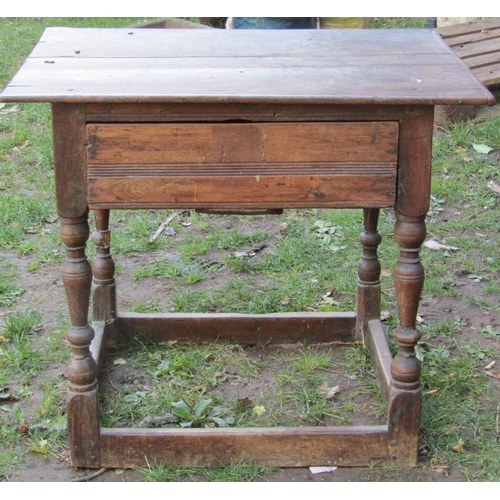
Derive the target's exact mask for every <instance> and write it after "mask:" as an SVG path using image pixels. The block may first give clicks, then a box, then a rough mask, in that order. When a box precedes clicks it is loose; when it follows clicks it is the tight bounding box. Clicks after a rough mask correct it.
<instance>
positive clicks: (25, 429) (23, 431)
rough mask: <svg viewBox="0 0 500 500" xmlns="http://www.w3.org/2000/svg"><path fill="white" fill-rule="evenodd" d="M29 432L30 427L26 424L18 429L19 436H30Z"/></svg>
mask: <svg viewBox="0 0 500 500" xmlns="http://www.w3.org/2000/svg"><path fill="white" fill-rule="evenodd" d="M28 431H29V427H28V426H27V425H26V424H22V425H20V426H19V427H18V428H17V429H16V432H17V433H18V434H28Z"/></svg>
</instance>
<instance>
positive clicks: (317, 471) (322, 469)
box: [309, 467, 337, 474]
mask: <svg viewBox="0 0 500 500" xmlns="http://www.w3.org/2000/svg"><path fill="white" fill-rule="evenodd" d="M309 470H310V471H311V472H312V473H313V474H323V473H325V472H335V471H336V470H337V467H309Z"/></svg>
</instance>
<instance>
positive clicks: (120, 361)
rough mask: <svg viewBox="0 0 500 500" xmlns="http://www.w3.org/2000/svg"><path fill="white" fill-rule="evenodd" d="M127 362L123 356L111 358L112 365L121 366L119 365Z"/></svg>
mask: <svg viewBox="0 0 500 500" xmlns="http://www.w3.org/2000/svg"><path fill="white" fill-rule="evenodd" d="M126 364H127V362H126V361H125V360H124V359H123V358H118V359H115V360H113V365H114V366H121V365H126Z"/></svg>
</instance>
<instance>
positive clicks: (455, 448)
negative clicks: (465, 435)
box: [452, 438, 464, 453]
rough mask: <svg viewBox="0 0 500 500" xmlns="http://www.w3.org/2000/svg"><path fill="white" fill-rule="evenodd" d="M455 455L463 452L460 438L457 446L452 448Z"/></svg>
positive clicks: (462, 442) (462, 443)
mask: <svg viewBox="0 0 500 500" xmlns="http://www.w3.org/2000/svg"><path fill="white" fill-rule="evenodd" d="M452 451H454V452H455V453H462V452H463V451H464V441H463V439H462V438H460V439H459V440H458V444H457V445H455V446H454V447H453V448H452Z"/></svg>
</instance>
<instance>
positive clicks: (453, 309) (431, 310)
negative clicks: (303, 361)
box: [2, 218, 500, 482]
mask: <svg viewBox="0 0 500 500" xmlns="http://www.w3.org/2000/svg"><path fill="white" fill-rule="evenodd" d="M225 224H227V227H226V228H227V229H229V228H230V227H231V226H233V225H234V224H239V229H240V230H244V229H248V230H250V229H255V228H256V227H257V226H258V225H260V226H261V227H262V228H265V229H266V230H267V231H271V232H274V234H275V236H276V237H279V235H280V227H279V224H278V222H277V221H276V219H274V218H269V219H261V218H259V219H256V220H255V221H252V222H248V223H247V222H241V221H240V222H234V221H228V220H227V219H226V222H225ZM265 251H267V250H266V249H265V248H264V249H262V250H261V252H265ZM151 257H152V256H151V254H143V255H134V256H123V257H122V256H120V257H118V258H116V260H117V261H118V262H119V264H120V274H119V284H118V290H119V293H118V301H119V307H120V308H121V309H122V310H123V308H124V307H127V306H129V305H130V304H131V303H133V302H134V301H136V300H137V301H149V300H151V299H154V298H158V299H159V301H160V302H164V301H168V298H169V291H168V288H167V287H165V286H164V284H162V281H161V280H160V279H157V278H145V279H143V280H141V283H140V286H136V285H137V284H136V282H134V280H133V274H132V273H133V270H135V269H137V267H141V266H144V265H146V264H147V262H148V261H149V260H150V259H151ZM171 257H172V259H175V252H173V253H172V255H171ZM220 257H221V256H220V254H218V253H217V252H215V251H213V252H212V253H210V254H206V255H204V257H203V258H204V260H205V262H206V263H207V264H208V265H216V264H217V263H218V262H220ZM2 258H3V259H5V260H6V261H8V262H10V263H12V264H13V265H14V266H15V267H16V268H17V269H18V277H17V284H19V285H22V286H23V287H24V289H25V292H24V294H23V296H22V298H21V300H20V301H18V303H16V305H15V308H16V309H19V308H23V307H31V308H36V309H37V310H39V311H41V312H42V313H43V324H44V329H43V330H41V331H40V332H38V335H40V336H41V337H42V338H43V335H44V333H46V332H47V330H48V329H50V328H52V329H53V328H54V325H55V324H57V322H58V321H59V322H60V318H61V314H65V311H66V301H65V293H64V288H63V285H62V281H61V277H60V270H59V269H57V268H51V267H43V268H41V269H38V270H36V271H31V272H28V270H27V265H28V258H27V257H23V256H21V255H19V254H17V253H14V252H5V253H3V254H2ZM254 258H262V257H261V255H259V253H258V254H257V255H256V256H255V257H254ZM230 276H231V272H230V271H221V272H219V273H217V274H216V278H215V279H214V280H212V282H211V283H210V285H211V286H217V285H218V284H221V283H223V282H224V281H225V280H227V279H228V278H229V277H230ZM192 286H193V287H197V286H202V285H200V284H195V285H192ZM452 286H454V287H455V288H456V289H457V290H458V294H457V295H456V296H455V297H449V296H444V297H441V298H433V297H425V296H424V297H422V301H421V304H420V309H419V315H420V316H421V317H422V318H423V319H424V320H425V321H428V322H432V321H433V320H434V319H436V318H437V319H439V320H444V319H448V320H449V321H450V322H452V323H453V321H454V320H455V319H456V317H457V316H460V318H461V325H462V326H460V328H459V331H460V335H461V336H462V337H463V339H466V338H473V337H474V335H475V331H476V330H477V329H478V328H484V327H486V326H487V325H491V326H492V327H494V328H498V327H500V313H499V312H492V311H491V310H490V311H488V310H485V309H484V308H483V309H481V308H479V307H476V306H473V305H471V301H470V298H471V297H478V296H482V293H481V288H482V286H483V284H482V283H481V282H478V283H476V282H474V281H473V280H471V279H470V278H468V277H467V275H464V274H461V273H458V274H457V275H456V276H455V277H454V283H453V285H452ZM490 300H491V301H492V305H494V304H493V303H494V301H497V300H498V297H491V298H490ZM6 312H8V311H6ZM61 335H63V332H61ZM494 340H495V339H491V340H485V341H484V342H485V345H486V346H488V347H494V348H497V347H498V346H496V345H495V342H494ZM487 343H489V345H488V344H487ZM272 349H276V350H279V349H293V347H290V346H288V347H274V348H272ZM253 355H255V356H260V357H261V359H264V360H265V359H269V358H266V356H269V350H268V351H266V352H264V350H263V349H262V348H255V349H254V352H253ZM335 355H337V354H335ZM496 363H497V366H498V365H500V358H499V359H497V360H496ZM118 368H119V369H115V370H112V371H111V372H110V374H111V376H110V377H108V379H107V380H106V378H103V382H102V383H103V389H106V390H113V384H114V385H118V384H120V383H123V381H124V380H125V381H126V380H127V377H128V378H130V374H128V375H127V372H126V367H118ZM54 379H59V380H60V381H61V384H65V366H64V364H53V365H50V366H49V367H48V369H47V370H46V371H44V373H42V374H40V375H38V376H36V377H35V378H34V379H33V380H32V381H31V383H30V386H31V388H32V390H33V397H32V398H30V399H29V400H28V401H25V400H23V402H22V410H23V412H24V414H25V416H26V419H27V421H28V422H29V420H30V418H31V417H32V416H33V415H34V414H35V410H36V409H37V408H38V407H39V405H40V401H41V397H42V395H43V392H42V390H41V389H38V388H37V387H38V386H39V383H40V382H41V381H42V380H54ZM337 380H338V383H339V384H340V385H341V387H342V388H343V389H344V394H345V393H347V392H349V391H355V390H356V388H357V387H359V385H358V384H359V382H358V381H356V380H353V379H349V378H346V376H345V374H342V373H339V374H338V377H337ZM108 381H109V382H108ZM273 383H274V380H273V374H272V371H271V369H269V370H264V372H263V374H262V375H261V376H260V377H259V378H258V379H253V380H251V381H246V382H241V383H239V384H236V385H231V384H230V382H228V383H227V384H223V385H222V386H221V387H220V390H223V391H225V392H226V394H229V395H233V396H236V397H238V398H240V397H242V396H243V397H249V398H253V397H256V396H257V395H258V394H262V393H264V392H266V391H267V390H268V388H269V387H272V385H273ZM492 385H493V388H492V390H493V391H496V392H497V393H498V394H499V395H500V387H499V384H498V382H497V381H494V383H493V384H492ZM19 389H20V388H19V387H15V385H13V386H11V387H9V390H11V391H13V392H16V391H17V390H19ZM363 397H364V398H369V396H366V395H365V396H363ZM358 402H359V407H365V406H366V405H365V403H366V404H367V405H368V406H369V403H370V401H368V400H361V401H358ZM353 418H354V420H352V421H351V423H350V425H352V424H358V425H366V424H368V425H372V424H374V423H381V422H380V421H379V420H377V419H379V418H380V417H377V415H376V414H375V413H374V412H370V411H368V412H365V413H363V412H361V413H359V414H358V416H356V417H353ZM21 454H22V457H23V459H24V463H23V464H22V465H20V466H16V467H15V468H13V470H12V471H11V473H10V475H9V478H8V481H11V482H68V481H74V480H82V479H84V478H85V477H87V476H88V475H90V474H93V473H94V472H95V471H93V470H76V469H74V468H72V467H71V466H70V465H69V463H68V460H67V456H66V454H65V453H63V454H61V455H59V456H57V457H56V456H52V455H49V456H48V457H43V456H42V455H40V454H37V453H33V452H30V451H29V445H28V443H27V442H26V443H25V444H23V445H22V451H21ZM91 480H92V482H140V481H144V477H143V476H142V475H141V474H140V473H139V472H137V471H134V470H125V471H122V470H120V471H115V470H106V471H104V472H102V473H101V474H99V475H98V476H97V477H93V478H92V479H91ZM465 480H466V478H465V477H464V476H463V474H462V473H461V471H460V470H459V469H458V467H457V468H455V467H449V468H447V467H444V466H442V465H441V466H440V465H439V464H437V465H436V464H433V463H432V462H431V461H430V460H428V459H427V458H426V457H425V456H422V457H421V460H420V464H419V466H418V467H416V468H413V469H390V468H384V469H377V468H373V469H365V468H339V469H337V470H336V471H334V472H330V473H323V474H313V473H312V472H311V471H310V470H309V469H307V468H297V469H281V470H278V471H276V472H272V473H268V474H265V475H264V476H263V477H262V478H260V479H258V481H269V482H351V481H356V482H359V481H427V482H455V481H465Z"/></svg>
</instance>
